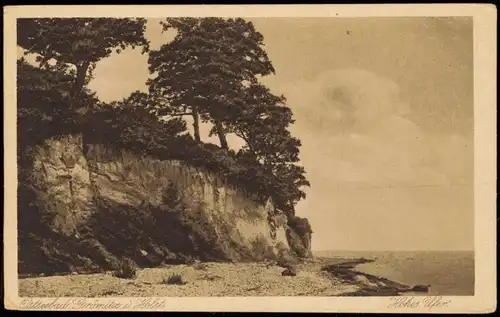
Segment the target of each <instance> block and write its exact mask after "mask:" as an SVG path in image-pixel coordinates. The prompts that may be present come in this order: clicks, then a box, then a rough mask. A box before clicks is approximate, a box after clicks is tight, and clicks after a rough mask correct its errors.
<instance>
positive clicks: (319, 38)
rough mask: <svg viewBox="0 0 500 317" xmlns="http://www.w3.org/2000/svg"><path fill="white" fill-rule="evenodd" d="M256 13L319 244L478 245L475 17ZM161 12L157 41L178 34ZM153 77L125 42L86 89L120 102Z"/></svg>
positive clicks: (304, 210)
mask: <svg viewBox="0 0 500 317" xmlns="http://www.w3.org/2000/svg"><path fill="white" fill-rule="evenodd" d="M251 20H252V21H253V22H254V24H255V27H256V29H257V30H258V31H259V32H261V33H262V34H263V35H264V42H265V48H266V51H267V52H268V55H269V57H270V59H271V61H272V62H273V65H274V67H275V68H276V75H275V76H270V77H268V78H265V79H264V80H263V81H264V82H265V83H266V84H267V85H268V86H269V87H270V88H271V89H272V90H273V91H275V92H276V93H282V94H284V95H285V96H286V97H287V98H288V106H289V107H290V108H291V109H292V111H293V113H294V115H295V119H296V123H295V124H294V126H293V127H292V128H291V130H292V133H293V134H294V135H295V136H297V137H299V138H300V139H301V140H302V143H303V146H302V148H301V160H302V162H303V165H304V166H305V168H306V171H307V177H308V179H309V181H310V182H311V187H310V188H308V189H306V192H307V198H306V199H305V200H303V201H301V202H300V203H299V204H298V206H297V208H296V210H297V215H299V216H302V217H307V218H308V219H309V220H310V222H311V225H312V227H313V230H314V234H313V239H312V246H313V249H315V250H431V249H432V250H436V249H437V250H467V249H470V250H471V249H473V248H474V231H473V230H474V223H473V221H474V206H473V86H472V84H473V75H472V70H473V61H472V20H469V19H465V18H456V19H430V18H265V19H264V18H262V19H251ZM158 21H159V20H150V21H149V23H148V29H147V36H148V39H149V40H150V41H151V42H152V48H159V47H160V46H161V45H162V44H164V43H167V42H168V41H169V40H171V39H172V36H173V35H172V33H163V34H162V33H161V27H160V25H159V24H158ZM148 76H149V74H148V70H147V56H146V55H141V54H140V50H139V49H136V50H132V49H127V50H125V51H124V52H123V53H122V54H120V55H113V56H111V57H109V58H107V59H105V60H103V61H101V62H99V63H98V65H97V68H96V70H95V79H94V80H93V81H92V82H91V83H90V88H91V89H93V90H94V91H96V92H97V93H98V96H99V97H100V99H101V100H103V101H112V100H118V99H122V98H124V97H127V96H128V95H129V94H130V93H131V92H133V91H135V90H143V91H145V89H146V88H145V87H146V86H145V82H146V80H147V78H148ZM202 133H203V134H204V135H203V136H202V138H204V140H205V141H210V142H212V143H216V144H218V141H217V139H216V138H211V139H208V127H205V128H204V131H202ZM229 141H230V143H232V144H233V146H235V147H236V146H239V145H241V141H240V140H238V139H237V138H236V137H230V138H229Z"/></svg>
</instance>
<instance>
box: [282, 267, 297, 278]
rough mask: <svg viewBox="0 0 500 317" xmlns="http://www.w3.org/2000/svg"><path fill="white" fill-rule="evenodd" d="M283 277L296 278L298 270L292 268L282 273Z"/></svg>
mask: <svg viewBox="0 0 500 317" xmlns="http://www.w3.org/2000/svg"><path fill="white" fill-rule="evenodd" d="M281 275H282V276H296V275H297V269H296V268H294V267H290V268H288V269H286V270H284V271H283V272H281Z"/></svg>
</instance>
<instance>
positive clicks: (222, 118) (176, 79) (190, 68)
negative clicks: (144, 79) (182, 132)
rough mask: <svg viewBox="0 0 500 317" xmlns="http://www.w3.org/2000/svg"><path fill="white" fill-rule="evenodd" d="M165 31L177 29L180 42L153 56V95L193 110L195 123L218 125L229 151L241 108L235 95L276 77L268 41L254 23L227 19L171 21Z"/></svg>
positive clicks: (180, 107) (183, 19) (153, 52)
mask: <svg viewBox="0 0 500 317" xmlns="http://www.w3.org/2000/svg"><path fill="white" fill-rule="evenodd" d="M162 25H163V29H164V30H168V29H171V28H173V29H175V30H176V31H177V35H176V37H175V39H174V40H173V41H172V42H170V43H168V44H165V45H163V46H162V47H161V48H160V49H159V50H157V51H152V52H151V53H150V57H149V64H150V66H149V70H150V72H151V73H154V74H155V77H154V78H153V79H151V80H150V81H149V87H150V91H151V92H154V93H156V94H157V95H160V96H163V97H165V98H167V100H168V101H169V104H170V105H171V107H173V108H175V109H178V110H177V111H178V112H185V111H186V110H187V109H190V110H191V114H192V115H193V118H194V120H195V138H196V139H198V140H199V132H197V131H196V129H197V127H196V125H197V124H198V120H199V119H200V118H201V120H203V121H210V122H212V123H213V124H214V125H215V130H214V131H215V132H216V133H217V134H218V136H219V139H220V142H221V146H222V147H223V148H227V147H228V146H227V141H226V137H225V134H226V131H225V125H226V123H227V122H228V121H231V120H232V118H230V116H231V114H232V113H234V112H235V111H237V110H235V109H234V108H235V107H237V104H236V103H234V102H233V99H232V98H233V97H234V96H233V95H234V94H238V92H240V91H242V90H244V89H245V85H246V84H248V83H257V76H265V75H268V74H271V73H274V68H273V66H272V64H271V62H270V61H269V59H268V57H267V54H266V52H265V51H264V49H263V45H264V44H263V36H262V35H261V34H260V33H259V32H257V31H256V30H255V28H254V26H253V24H252V23H251V22H246V21H245V20H243V19H239V18H238V19H223V18H168V19H166V20H165V21H164V22H162Z"/></svg>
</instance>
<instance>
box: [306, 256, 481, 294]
mask: <svg viewBox="0 0 500 317" xmlns="http://www.w3.org/2000/svg"><path fill="white" fill-rule="evenodd" d="M314 254H315V255H316V256H321V257H330V258H336V257H346V258H361V257H364V258H367V259H375V262H372V263H366V264H360V265H358V266H357V267H356V270H358V271H361V272H365V273H368V274H373V275H376V276H381V277H385V278H387V279H390V280H393V281H396V282H400V283H403V284H407V285H415V284H430V285H431V289H430V292H429V294H428V295H433V296H437V295H443V296H460V295H466V296H472V295H474V251H418V252H414V251H408V252H400V251H398V252H389V251H381V252H369V251H367V252H357V251H356V252H346V251H318V252H315V253H314Z"/></svg>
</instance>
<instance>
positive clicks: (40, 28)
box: [17, 18, 149, 101]
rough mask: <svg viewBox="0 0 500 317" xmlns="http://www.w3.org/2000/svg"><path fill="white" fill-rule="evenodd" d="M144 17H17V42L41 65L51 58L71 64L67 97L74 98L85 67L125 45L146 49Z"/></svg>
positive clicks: (90, 66)
mask: <svg viewBox="0 0 500 317" xmlns="http://www.w3.org/2000/svg"><path fill="white" fill-rule="evenodd" d="M145 29H146V19H130V18H123V19H117V18H41V19H18V20H17V45H18V46H20V47H22V48H23V49H25V50H26V54H37V55H38V57H37V59H38V61H39V62H40V65H41V66H42V67H44V66H46V65H48V63H49V61H51V60H55V61H56V63H57V64H58V65H60V66H59V67H62V66H61V65H64V64H66V65H68V64H69V65H72V66H74V71H75V74H76V75H75V76H76V77H75V81H74V84H73V87H72V89H71V97H72V99H73V100H74V101H76V99H77V96H78V94H79V93H80V92H81V91H82V88H83V86H84V84H85V79H86V76H87V71H88V70H89V68H90V69H92V67H93V66H95V63H96V62H98V61H99V60H101V59H102V58H105V57H108V56H109V55H111V53H112V52H113V51H116V52H117V53H119V52H120V51H121V50H123V49H125V48H126V47H127V46H132V47H135V46H142V48H143V52H147V51H148V50H149V43H148V41H147V40H146V39H145V37H144V32H145Z"/></svg>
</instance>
